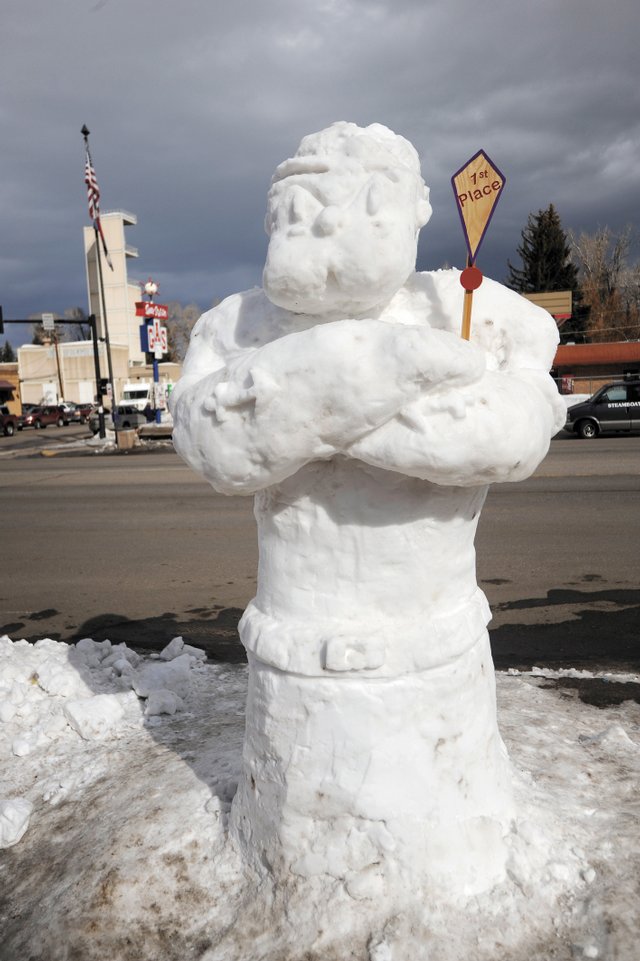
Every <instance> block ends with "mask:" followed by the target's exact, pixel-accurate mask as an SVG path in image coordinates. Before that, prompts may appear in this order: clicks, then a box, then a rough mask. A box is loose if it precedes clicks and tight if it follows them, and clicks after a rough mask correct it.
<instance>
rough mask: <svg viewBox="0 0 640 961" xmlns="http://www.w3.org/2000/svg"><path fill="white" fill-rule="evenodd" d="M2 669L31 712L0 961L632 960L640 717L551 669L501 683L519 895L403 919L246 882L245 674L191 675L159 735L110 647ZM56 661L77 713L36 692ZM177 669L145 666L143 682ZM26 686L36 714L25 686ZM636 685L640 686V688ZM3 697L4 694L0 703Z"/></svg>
mask: <svg viewBox="0 0 640 961" xmlns="http://www.w3.org/2000/svg"><path fill="white" fill-rule="evenodd" d="M0 650H2V661H1V662H0V663H1V665H2V670H1V674H0V676H2V678H3V681H4V679H5V678H8V677H12V678H14V684H12V685H11V689H12V691H14V693H13V694H12V695H11V703H15V704H17V705H18V706H19V708H20V713H18V712H17V711H16V713H14V715H13V717H12V719H11V720H5V721H4V722H3V723H2V724H0V733H1V734H2V741H1V742H0V743H1V745H2V752H1V754H0V784H1V785H2V797H3V798H4V800H3V801H1V802H0V837H1V838H2V841H3V844H4V846H5V848H6V850H5V851H4V852H3V855H2V858H0V928H1V929H2V932H3V945H2V946H1V947H0V958H1V959H2V961H9V959H13V958H16V957H31V958H33V959H34V961H45V959H46V961H62V959H65V958H68V957H70V956H78V957H82V958H83V961H98V959H104V958H105V957H109V958H113V959H114V961H124V959H125V958H127V957H130V956H135V957H136V959H137V961H175V959H178V958H196V957H197V958H202V959H204V961H246V959H247V958H260V959H262V961H300V958H301V957H306V958H308V959H309V961H327V959H335V961H344V959H346V958H347V957H353V958H354V959H361V961H431V959H433V958H434V957H436V958H438V961H468V959H469V958H474V961H524V959H526V961H549V958H551V957H553V958H554V959H556V961H579V959H581V958H600V959H609V958H616V959H617V961H635V958H636V948H637V901H636V893H635V892H636V881H637V876H638V872H639V871H640V832H638V830H637V825H638V813H637V784H638V783H639V780H640V707H639V706H638V705H637V704H635V703H633V702H625V703H624V704H622V705H619V706H617V707H609V708H605V709H601V710H600V709H597V708H595V707H591V706H589V705H585V704H582V703H581V702H580V701H579V700H577V698H576V697H575V696H573V694H572V693H571V692H566V691H562V692H560V691H558V690H556V689H552V688H550V687H547V685H548V684H549V682H550V679H551V677H552V676H553V675H554V674H555V675H558V674H559V673H560V672H552V671H547V670H545V669H544V668H539V669H537V670H536V671H535V672H527V673H521V672H511V673H508V674H499V675H498V678H497V681H498V707H499V713H500V722H501V730H502V733H503V736H504V738H505V741H506V743H507V746H508V749H509V753H510V756H511V758H512V760H513V762H514V765H515V768H516V779H515V790H516V799H517V802H518V817H517V818H516V819H515V820H514V821H513V823H512V825H511V830H510V834H509V837H508V848H509V852H510V853H509V869H508V876H507V878H506V879H505V880H504V881H503V882H501V883H500V884H497V885H496V886H494V888H493V889H492V890H491V891H489V892H487V893H486V894H484V895H476V896H471V897H469V898H467V899H465V900H464V901H462V902H461V903H459V904H457V905H452V904H448V905H447V904H443V903H442V902H441V901H439V900H438V899H437V898H433V897H429V896H426V897H424V898H423V899H422V900H421V901H416V900H415V899H413V900H412V899H409V898H408V899H407V901H406V903H405V905H404V906H400V907H398V909H397V910H396V911H394V912H393V913H392V914H391V916H388V915H387V914H386V913H385V912H384V911H382V912H381V911H380V910H379V906H376V903H375V901H374V902H372V901H370V900H368V899H367V898H365V899H364V900H362V899H360V900H354V894H357V892H352V893H349V891H348V890H347V889H346V887H345V886H343V885H336V886H335V887H334V890H333V897H332V900H331V903H330V905H323V903H322V902H321V901H319V900H318V897H317V895H318V890H317V889H316V888H314V886H313V884H311V885H308V884H305V885H301V886H296V885H295V884H293V885H291V886H290V887H289V889H288V890H282V891H280V892H275V893H274V892H273V891H269V890H267V889H266V888H265V887H264V885H261V883H260V881H259V879H257V878H255V877H253V876H252V875H251V874H248V873H247V871H246V868H245V867H244V866H243V864H242V861H241V859H240V857H239V854H238V852H237V850H236V848H235V846H234V844H233V843H232V841H231V840H230V838H229V833H228V823H229V811H230V806H231V801H232V798H233V795H234V792H235V790H236V785H237V782H238V778H239V776H240V768H241V750H242V737H243V721H244V710H243V708H244V702H245V698H246V693H247V671H246V667H245V666H243V665H236V666H227V665H212V664H205V663H203V662H202V660H201V659H198V660H195V659H194V661H193V662H192V668H191V684H190V685H189V687H188V690H187V691H186V692H185V699H184V709H183V710H181V711H178V712H177V713H175V714H173V715H162V716H152V717H149V718H147V719H146V720H145V719H144V717H143V715H142V712H141V707H142V705H141V704H140V702H139V701H138V698H137V696H136V695H135V694H133V692H132V690H131V689H128V690H127V689H125V681H124V680H123V677H125V676H126V674H127V673H128V672H127V671H126V670H125V671H124V674H118V671H117V670H115V669H114V665H115V664H116V663H117V662H118V661H121V660H122V657H121V655H122V654H123V653H125V652H124V649H123V648H121V647H119V648H118V650H117V651H116V650H115V648H114V647H112V648H111V653H112V654H113V653H115V654H116V655H117V656H116V660H115V661H113V663H112V664H111V666H107V667H103V666H102V665H103V663H104V661H105V660H106V658H107V657H108V656H109V655H108V654H107V653H106V651H107V650H108V646H107V645H104V646H102V645H93V644H91V645H89V644H88V643H87V642H85V643H84V644H83V649H82V650H81V652H77V653H75V652H74V649H73V648H68V647H67V645H64V644H57V645H54V642H52V641H44V642H40V645H39V646H37V645H36V646H34V647H32V648H29V646H28V645H24V644H23V643H21V642H16V643H14V644H10V643H9V642H8V641H7V639H6V638H5V639H3V640H2V642H1V645H0ZM127 650H129V649H128V648H127ZM172 652H173V653H175V654H176V657H177V658H179V657H181V656H184V653H180V652H184V647H183V646H181V645H180V644H179V643H178V642H176V643H174V646H173V651H172ZM165 653H169V652H168V651H166V652H165ZM187 653H188V652H187ZM132 654H133V652H131V651H130V655H129V656H131V655H132ZM94 656H95V658H96V660H97V663H96V662H95V661H94ZM176 657H174V658H172V660H173V661H175V660H176ZM124 659H125V660H126V659H127V658H126V654H125V657H124ZM133 659H134V660H135V659H136V655H134V658H133ZM87 660H89V661H90V662H91V663H90V665H89V666H88V665H87ZM47 661H48V662H49V665H50V673H49V678H50V679H51V678H53V677H54V676H56V677H57V679H58V681H57V686H58V687H59V688H64V690H66V691H67V692H68V693H67V694H59V693H56V694H51V693H47V692H45V691H43V689H42V688H40V686H39V684H38V683H37V681H35V683H34V680H30V678H33V673H34V670H35V671H37V669H38V667H44V664H45V662H47ZM161 661H162V659H161V658H159V657H153V658H151V657H149V656H144V657H141V658H140V660H139V661H138V662H137V664H136V665H135V666H134V665H133V664H132V669H133V670H134V671H136V672H139V671H140V669H141V668H143V667H150V666H154V667H156V666H158V665H159V664H160V663H161ZM163 663H166V664H167V665H170V664H171V663H172V661H171V660H169V661H166V662H163ZM53 665H56V669H55V670H54V669H53ZM122 666H123V665H122V664H120V667H122ZM576 673H578V674H579V676H580V677H581V678H589V677H593V675H590V674H589V672H584V671H582V672H576ZM43 674H44V671H43ZM611 677H613V675H612V676H611ZM20 678H21V679H23V680H21V681H18V680H17V679H20ZM25 679H26V684H28V689H26V688H25V690H24V691H23V693H24V694H25V697H24V699H22V700H20V699H19V697H18V696H17V694H16V692H15V690H14V685H15V683H17V684H18V687H19V688H21V687H22V685H23V681H24V680H25ZM625 680H626V681H627V683H632V684H640V677H639V676H637V675H626V676H625ZM602 683H605V684H606V683H607V682H606V681H605V680H603V681H602ZM167 690H168V689H167V688H165V691H167ZM6 694H7V686H6V685H5V686H4V687H3V697H4V701H6V700H7V699H8V698H7V697H6ZM105 695H107V696H111V697H114V698H116V699H117V701H118V703H120V705H121V706H122V708H123V711H124V715H123V716H122V717H121V718H119V719H114V723H113V725H112V726H111V728H110V730H109V731H108V732H105V731H102V732H101V733H100V736H99V737H96V738H91V739H89V740H86V739H83V738H82V737H80V736H79V735H78V734H77V733H76V732H75V731H74V730H73V729H72V728H71V727H70V726H69V725H68V724H65V726H64V728H60V730H59V731H58V732H57V733H56V734H55V736H54V737H49V738H47V741H46V743H44V742H43V743H41V744H38V745H36V746H34V747H33V748H32V750H31V752H30V753H29V754H26V755H22V756H18V755H15V754H13V753H12V751H11V749H10V744H11V742H12V740H13V736H14V735H15V733H16V730H15V728H14V727H13V726H14V725H16V724H19V726H20V727H21V730H22V733H23V734H24V735H25V736H28V737H30V736H32V735H33V734H34V731H35V729H36V728H37V727H41V728H42V727H43V725H44V726H46V724H45V721H46V719H47V718H49V719H50V718H51V717H53V716H54V715H55V714H56V713H57V709H58V708H60V706H61V705H64V704H67V703H68V701H69V699H71V700H75V701H82V700H84V701H85V702H87V703H91V702H92V701H96V702H97V703H100V699H101V698H102V697H104V696H105ZM151 696H152V695H150V696H149V699H148V700H150V699H151ZM163 696H165V695H163ZM147 703H148V702H147ZM36 704H37V705H39V710H36V709H35V705H36ZM44 705H48V708H46V709H45V706H44ZM54 708H55V709H56V710H54ZM49 723H50V720H49ZM49 730H50V733H52V732H51V729H50V728H49ZM27 827H28V829H27ZM337 853H338V852H336V854H337ZM354 904H357V905H358V910H357V911H354Z"/></svg>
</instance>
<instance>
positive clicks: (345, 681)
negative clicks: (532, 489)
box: [172, 122, 565, 899]
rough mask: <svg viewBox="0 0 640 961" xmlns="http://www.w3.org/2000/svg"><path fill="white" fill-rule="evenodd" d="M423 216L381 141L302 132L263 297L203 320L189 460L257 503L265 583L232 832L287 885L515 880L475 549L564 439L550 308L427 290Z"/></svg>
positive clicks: (188, 425)
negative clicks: (494, 517) (554, 439)
mask: <svg viewBox="0 0 640 961" xmlns="http://www.w3.org/2000/svg"><path fill="white" fill-rule="evenodd" d="M430 213H431V208H430V205H429V193H428V189H427V188H426V187H425V185H424V182H423V180H422V178H421V175H420V165H419V160H418V155H417V153H416V151H415V149H414V148H413V146H412V145H411V144H410V143H409V142H408V141H406V140H405V139H403V138H402V137H399V136H396V135H395V134H394V133H392V132H391V131H390V130H388V129H387V128H386V127H384V126H381V125H379V124H374V125H372V126H369V127H367V128H360V127H358V126H356V125H355V124H352V123H344V122H341V123H336V124H333V125H332V126H331V127H329V128H328V129H326V130H322V131H320V132H319V133H315V134H312V135H310V136H307V137H305V138H304V139H303V140H302V142H301V144H300V147H299V149H298V151H297V152H296V154H295V156H294V157H293V158H291V159H289V160H285V161H284V163H282V164H280V166H279V167H278V168H277V170H276V172H275V175H274V178H273V182H272V186H271V190H270V192H269V198H268V212H267V218H266V229H267V233H268V234H269V237H270V240H269V249H268V255H267V260H266V265H265V268H264V287H263V289H257V288H256V289H254V290H250V291H247V292H244V293H240V294H236V295H234V296H232V297H229V298H228V299H227V300H225V301H224V302H223V303H222V304H220V305H219V306H217V307H215V308H214V309H213V310H211V311H209V312H208V313H206V314H204V315H203V316H202V317H201V318H200V320H199V321H198V323H197V325H196V327H195V328H194V331H193V334H192V338H191V344H190V347H189V351H188V354H187V358H186V361H185V364H184V372H183V376H182V378H181V380H180V382H179V383H178V385H177V387H176V389H175V390H174V393H173V395H172V411H173V417H174V434H173V436H174V443H175V446H176V449H177V451H178V453H179V454H180V455H181V456H182V457H183V458H184V459H185V460H186V461H187V463H189V464H190V465H191V466H192V467H193V468H194V469H195V470H196V471H198V472H199V473H201V474H202V475H203V476H204V477H205V478H206V479H207V480H208V481H209V482H210V483H211V485H212V486H213V487H214V488H215V489H216V490H218V491H221V492H223V493H226V494H255V495H256V496H255V514H256V519H257V524H258V533H259V550H260V560H259V570H258V589H257V595H256V597H255V598H254V600H253V601H252V602H251V603H250V604H249V606H248V608H247V610H246V612H245V614H244V617H243V619H242V622H241V637H242V641H243V643H244V645H245V647H246V649H247V653H248V658H249V670H250V680H249V696H248V703H247V719H246V735H245V748H244V779H243V781H242V783H241V784H240V786H239V789H238V794H237V796H236V798H235V801H234V809H233V820H232V826H233V830H234V831H235V834H236V837H237V839H238V841H239V843H240V845H241V848H242V850H243V852H244V853H245V856H246V857H247V858H248V860H249V861H250V863H251V864H252V865H253V866H254V867H255V868H256V870H258V871H259V872H262V873H265V872H266V873H268V874H271V875H272V876H274V877H275V879H276V880H277V881H278V882H279V883H281V884H287V883H294V884H299V883H301V879H314V883H316V884H317V883H320V882H321V881H323V882H326V883H328V884H329V885H333V886H334V888H335V886H336V885H339V886H342V885H343V886H344V888H342V887H341V890H344V889H346V891H347V892H348V894H349V895H350V896H351V897H353V898H356V899H367V898H373V899H378V898H382V897H387V898H388V897H389V895H390V892H407V891H411V892H412V893H413V894H414V896H415V895H416V894H418V895H419V894H420V892H424V891H428V892H430V893H433V892H438V893H439V894H440V895H441V896H443V897H450V898H456V897H459V896H465V895H468V894H471V893H473V892H477V891H481V890H483V889H486V888H488V887H490V886H491V885H492V884H494V883H495V882H497V881H499V880H501V879H502V878H503V877H504V874H505V862H506V844H505V838H506V836H507V835H508V832H509V828H510V823H511V820H512V818H513V815H514V811H513V802H512V798H511V791H510V775H509V762H508V757H507V754H506V751H505V749H504V746H503V744H502V741H501V739H500V735H499V732H498V727H497V722H496V705H495V696H494V676H493V668H492V662H491V655H490V650H489V643H488V634H487V630H486V625H487V622H488V620H489V617H490V615H489V610H488V606H487V602H486V600H485V597H484V595H483V594H482V592H481V591H480V590H479V589H478V586H477V583H476V575H475V554H474V546H473V541H474V534H475V530H476V526H477V523H478V518H479V514H480V510H481V508H482V505H483V502H484V499H485V496H486V493H487V489H488V485H489V484H490V483H492V482H502V481H516V480H519V479H521V478H524V477H527V476H528V475H529V474H531V472H532V471H533V470H534V469H535V467H536V466H537V464H538V463H539V462H540V461H541V459H542V458H543V457H544V455H545V454H546V452H547V449H548V445H549V440H550V438H551V436H552V435H553V434H554V433H555V432H556V431H557V430H558V429H559V428H560V427H561V425H562V423H564V410H565V409H564V405H563V404H562V402H561V400H560V398H559V396H558V393H557V390H556V388H555V386H554V384H553V382H552V381H551V379H550V377H549V375H548V370H549V368H550V366H551V362H552V359H553V356H554V351H555V346H556V343H557V333H556V328H555V324H554V322H553V320H552V318H551V317H550V315H549V314H547V313H546V312H545V311H543V310H541V309H539V308H537V307H535V306H533V305H532V304H530V303H528V302H527V301H526V300H524V299H523V298H521V297H520V296H519V295H517V294H515V293H513V292H512V291H510V290H507V289H506V288H504V287H502V286H500V285H499V284H497V283H495V282H492V281H489V280H485V282H484V283H483V285H482V287H481V288H480V290H478V291H477V292H476V295H475V299H474V318H473V331H472V342H471V343H467V342H465V341H463V340H461V339H460V337H459V329H460V320H461V316H462V300H463V290H462V287H461V286H460V283H459V271H457V270H444V271H437V272H435V273H415V272H414V267H415V259H416V250H417V237H418V231H419V229H420V227H421V226H423V225H424V224H425V223H426V222H427V220H428V218H429V216H430Z"/></svg>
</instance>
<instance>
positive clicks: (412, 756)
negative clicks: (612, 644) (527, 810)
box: [232, 632, 513, 899]
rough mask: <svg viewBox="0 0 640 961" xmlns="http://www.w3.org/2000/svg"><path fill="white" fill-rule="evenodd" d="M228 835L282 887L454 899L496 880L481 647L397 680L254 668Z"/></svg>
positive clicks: (491, 731) (500, 781)
mask: <svg viewBox="0 0 640 961" xmlns="http://www.w3.org/2000/svg"><path fill="white" fill-rule="evenodd" d="M249 676H250V680H249V696H248V701H247V720H246V735H245V745H244V774H243V778H242V781H241V783H240V786H239V788H238V793H237V795H236V798H235V800H234V806H233V814H232V830H233V832H234V833H235V836H236V838H237V840H238V842H239V844H240V846H241V849H242V850H243V853H244V855H245V857H246V859H247V860H248V861H249V863H250V864H251V865H252V866H253V867H254V868H255V869H256V870H258V871H259V872H261V873H264V872H267V873H268V874H270V875H272V876H273V878H274V880H275V881H276V882H277V883H278V884H286V883H287V881H292V880H295V881H296V883H299V882H300V880H301V879H303V878H314V879H321V878H325V879H326V880H327V882H331V883H332V884H335V882H336V881H338V882H342V883H343V884H344V885H345V888H346V890H347V892H348V893H349V894H350V895H351V896H352V897H355V898H358V899H368V898H372V899H378V898H381V897H388V896H389V895H390V894H391V893H392V892H397V893H400V892H408V891H410V892H411V893H412V894H413V895H418V896H420V894H421V893H424V894H425V895H426V894H438V895H439V896H448V897H453V898H457V897H459V896H466V895H470V894H474V893H477V892H480V891H483V890H487V889H488V888H490V887H491V886H492V885H493V884H495V883H498V882H499V881H501V880H503V878H504V876H505V859H506V848H505V843H504V838H505V836H506V834H507V833H508V831H509V826H510V821H511V818H512V816H513V811H512V800H511V790H510V769H509V760H508V756H507V753H506V750H505V748H504V745H503V743H502V740H501V738H500V734H499V732H498V727H497V720H496V703H495V679H494V673H493V664H492V661H491V654H490V650H489V641H488V635H487V634H486V632H485V634H484V635H483V636H482V637H481V638H480V639H479V640H478V642H477V643H476V644H475V646H474V647H473V648H472V649H471V650H470V651H468V652H467V653H466V654H464V655H463V656H462V657H459V658H458V659H456V660H455V661H452V662H451V663H448V664H445V665H443V666H440V667H437V668H434V669H431V670H429V671H425V672H422V673H418V674H408V675H403V676H401V677H397V678H391V679H383V678H364V677H358V676H349V677H345V676H340V677H335V678H334V677H326V676H325V677H310V676H301V675H292V674H287V673H284V672H282V671H279V670H277V669H275V668H272V667H269V666H267V665H265V664H264V663H262V662H261V661H259V660H257V659H256V658H254V657H250V667H249Z"/></svg>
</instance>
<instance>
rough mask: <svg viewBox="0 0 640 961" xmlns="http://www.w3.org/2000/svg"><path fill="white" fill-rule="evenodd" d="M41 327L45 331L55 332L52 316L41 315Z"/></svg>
mask: <svg viewBox="0 0 640 961" xmlns="http://www.w3.org/2000/svg"><path fill="white" fill-rule="evenodd" d="M42 326H43V327H44V329H45V330H55V326H56V322H55V319H54V316H53V314H43V315H42Z"/></svg>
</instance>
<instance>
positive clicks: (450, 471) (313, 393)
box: [172, 312, 564, 494]
mask: <svg viewBox="0 0 640 961" xmlns="http://www.w3.org/2000/svg"><path fill="white" fill-rule="evenodd" d="M214 315H215V312H214ZM214 315H205V317H204V318H202V320H203V322H204V324H203V326H202V327H201V329H200V331H199V337H196V338H194V340H193V342H192V346H191V347H190V350H189V354H188V355H187V359H186V361H185V369H184V373H183V377H182V378H181V380H180V381H179V383H178V385H177V387H176V388H175V390H174V394H173V396H172V411H173V418H174V434H173V436H174V444H175V446H176V449H177V451H178V453H179V454H180V455H181V456H182V457H183V458H184V460H186V461H187V463H189V464H190V466H191V467H192V468H193V469H194V470H196V471H198V472H199V473H201V474H202V475H203V476H204V477H205V478H206V479H207V480H208V481H209V482H210V483H211V484H212V486H213V487H214V488H215V489H216V490H218V491H221V492H222V493H228V494H238V493H239V494H250V493H254V492H255V491H257V490H260V489H262V488H265V487H269V486H271V485H272V484H275V483H278V482H279V481H282V480H284V479H285V478H286V477H289V476H291V475H292V474H294V473H296V471H297V470H299V469H300V467H302V466H303V465H304V464H305V463H308V462H309V461H312V460H319V459H320V460H322V459H328V458H330V457H332V456H334V455H335V454H338V453H343V454H347V455H348V456H352V457H356V458H358V459H360V460H363V461H365V462H367V463H369V464H372V465H375V466H379V467H383V468H385V469H388V470H396V471H400V472H402V473H406V474H409V475H411V476H415V477H421V478H424V479H428V480H431V481H434V482H436V483H448V484H457V485H462V486H466V485H473V484H481V483H486V482H487V481H491V480H507V479H509V480H511V479H513V480H515V479H519V478H520V477H523V476H527V474H529V473H531V471H532V470H533V469H534V468H535V466H536V465H537V463H538V462H539V461H540V460H541V459H542V457H543V456H544V454H545V453H546V450H547V448H548V444H549V439H550V437H551V436H552V434H553V433H554V432H555V430H554V424H555V423H556V421H557V420H558V416H559V415H558V413H557V411H556V410H555V408H554V403H553V395H552V393H551V391H553V392H554V393H555V396H556V397H557V391H556V389H555V386H554V385H553V383H552V381H551V380H550V378H549V377H548V375H547V374H546V373H544V372H533V371H531V372H530V371H519V372H518V373H517V374H507V373H489V372H487V371H486V370H485V355H484V353H483V352H482V351H481V350H479V349H478V348H477V347H474V346H472V345H470V344H468V343H466V342H465V341H462V340H460V339H459V338H457V337H455V336H453V335H451V334H449V333H445V332H442V331H437V330H432V329H430V328H428V327H417V326H407V325H399V324H394V323H388V322H386V321H380V320H357V321H356V320H341V321H335V322H332V323H326V324H321V325H318V326H315V327H312V328H310V329H308V330H302V331H298V332H295V333H290V334H286V335H285V336H283V337H279V338H278V339H276V340H273V341H271V342H269V343H266V344H264V345H263V346H261V347H258V348H256V349H244V350H238V351H237V352H236V353H234V354H231V355H230V356H229V357H228V359H227V360H226V362H225V361H224V360H223V359H222V357H221V356H220V353H218V352H216V349H215V337H214V333H215V326H214V324H215V321H214ZM549 387H550V389H549ZM562 406H563V405H562ZM563 411H564V406H563ZM562 422H564V414H563V415H562ZM559 426H561V424H560V425H559ZM556 429H557V428H556Z"/></svg>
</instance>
